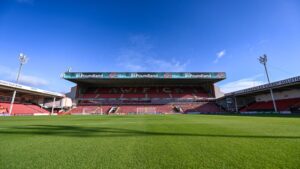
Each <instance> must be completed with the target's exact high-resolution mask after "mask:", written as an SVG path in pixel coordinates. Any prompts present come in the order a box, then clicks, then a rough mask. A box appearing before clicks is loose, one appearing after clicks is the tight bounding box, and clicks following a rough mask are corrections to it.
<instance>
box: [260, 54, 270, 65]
mask: <svg viewBox="0 0 300 169" xmlns="http://www.w3.org/2000/svg"><path fill="white" fill-rule="evenodd" d="M258 60H259V62H260V63H261V64H266V63H267V60H268V59H267V55H263V56H260V57H259V58H258Z"/></svg>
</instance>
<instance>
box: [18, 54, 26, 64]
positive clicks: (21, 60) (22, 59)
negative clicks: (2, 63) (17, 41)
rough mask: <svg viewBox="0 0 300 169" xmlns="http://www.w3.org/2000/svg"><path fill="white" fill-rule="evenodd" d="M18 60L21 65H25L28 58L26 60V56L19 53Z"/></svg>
mask: <svg viewBox="0 0 300 169" xmlns="http://www.w3.org/2000/svg"><path fill="white" fill-rule="evenodd" d="M19 60H20V63H21V64H25V63H27V61H28V58H27V56H26V55H24V54H23V53H20V56H19Z"/></svg>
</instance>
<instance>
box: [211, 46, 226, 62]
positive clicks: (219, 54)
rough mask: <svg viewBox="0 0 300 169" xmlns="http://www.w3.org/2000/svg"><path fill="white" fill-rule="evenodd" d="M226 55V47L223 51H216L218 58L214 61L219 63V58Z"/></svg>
mask: <svg viewBox="0 0 300 169" xmlns="http://www.w3.org/2000/svg"><path fill="white" fill-rule="evenodd" d="M225 55H226V50H225V49H224V50H221V51H219V52H217V53H216V59H215V60H214V63H218V62H219V60H220V59H221V58H223V57H224V56H225Z"/></svg>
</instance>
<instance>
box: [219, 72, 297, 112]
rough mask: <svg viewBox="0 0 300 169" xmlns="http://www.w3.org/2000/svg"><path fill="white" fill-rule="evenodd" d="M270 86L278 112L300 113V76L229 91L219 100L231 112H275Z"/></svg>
mask: <svg viewBox="0 0 300 169" xmlns="http://www.w3.org/2000/svg"><path fill="white" fill-rule="evenodd" d="M270 88H272V90H273V93H274V98H275V102H276V105H277V109H278V113H281V114H291V113H300V76H297V77H292V78H289V79H285V80H281V81H277V82H273V83H270V84H265V85H260V86H256V87H252V88H248V89H244V90H239V91H235V92H232V93H228V94H225V96H224V97H222V98H220V99H218V101H217V102H218V104H219V105H221V106H222V107H223V108H224V109H226V110H227V111H229V112H240V113H242V114H256V113H273V112H274V107H273V103H272V99H271V95H270Z"/></svg>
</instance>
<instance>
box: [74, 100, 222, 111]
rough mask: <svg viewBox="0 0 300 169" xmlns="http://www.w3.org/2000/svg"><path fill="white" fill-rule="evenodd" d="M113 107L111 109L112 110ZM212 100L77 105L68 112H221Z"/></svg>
mask: <svg viewBox="0 0 300 169" xmlns="http://www.w3.org/2000/svg"><path fill="white" fill-rule="evenodd" d="M112 108H113V111H112ZM221 111H222V110H220V108H219V107H218V106H217V105H216V104H215V103H214V102H197V103H178V104H160V105H153V104H129V105H116V106H111V105H101V106H100V105H99V106H83V105H81V106H78V107H76V108H74V109H72V110H70V111H69V112H68V114H157V113H159V114H166V113H191V112H198V113H215V112H221Z"/></svg>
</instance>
